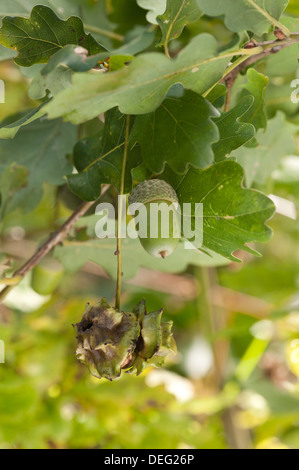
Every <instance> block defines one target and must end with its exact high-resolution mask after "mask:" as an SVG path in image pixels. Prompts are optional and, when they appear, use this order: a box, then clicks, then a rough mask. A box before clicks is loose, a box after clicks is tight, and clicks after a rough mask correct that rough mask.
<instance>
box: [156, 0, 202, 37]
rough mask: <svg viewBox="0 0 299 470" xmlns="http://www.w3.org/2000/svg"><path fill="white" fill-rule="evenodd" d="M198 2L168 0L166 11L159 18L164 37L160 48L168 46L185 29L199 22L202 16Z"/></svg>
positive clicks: (192, 0)
mask: <svg viewBox="0 0 299 470" xmlns="http://www.w3.org/2000/svg"><path fill="white" fill-rule="evenodd" d="M201 14H202V13H201V11H200V10H199V8H198V6H197V3H196V0H167V6H166V10H165V12H164V13H163V15H159V16H158V17H157V21H158V25H159V26H160V28H161V31H162V37H161V40H160V42H159V43H158V44H157V45H158V46H164V45H167V44H168V43H169V42H170V41H171V40H172V39H175V38H178V37H179V36H180V34H181V32H182V31H183V29H184V27H185V26H186V25H187V24H189V23H193V22H194V21H197V20H198V18H200V16H201Z"/></svg>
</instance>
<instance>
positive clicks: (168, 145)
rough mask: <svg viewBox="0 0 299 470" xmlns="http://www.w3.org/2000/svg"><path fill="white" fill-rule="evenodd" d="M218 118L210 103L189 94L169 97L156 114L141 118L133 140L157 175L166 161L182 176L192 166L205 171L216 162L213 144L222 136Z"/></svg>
mask: <svg viewBox="0 0 299 470" xmlns="http://www.w3.org/2000/svg"><path fill="white" fill-rule="evenodd" d="M218 115H219V112H218V111H217V110H216V109H215V108H214V107H213V106H212V105H211V104H210V103H209V101H207V100H205V99H204V98H202V97H201V96H199V95H197V94H196V93H194V92H193V91H186V92H185V93H184V95H183V96H182V97H180V98H177V97H174V96H169V97H168V98H166V99H165V100H164V101H163V103H162V105H161V106H160V107H159V108H158V109H156V111H154V112H153V113H148V114H144V115H140V116H137V117H136V120H135V124H134V128H133V130H132V135H131V140H132V142H136V141H138V142H139V143H140V146H141V149H142V156H143V160H144V163H145V165H146V166H147V167H148V168H149V169H150V170H151V171H152V172H153V173H161V171H163V168H164V164H165V162H167V163H168V164H169V166H170V167H171V168H172V169H173V170H174V171H177V172H179V173H184V172H185V171H186V168H187V165H188V164H189V163H191V164H193V165H195V166H196V167H198V168H205V167H206V166H208V165H210V164H211V163H213V160H214V154H213V151H212V148H211V144H212V142H215V141H217V140H218V138H219V133H218V129H217V126H216V124H214V122H213V121H212V119H211V118H212V117H215V116H218Z"/></svg>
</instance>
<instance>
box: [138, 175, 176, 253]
mask: <svg viewBox="0 0 299 470" xmlns="http://www.w3.org/2000/svg"><path fill="white" fill-rule="evenodd" d="M132 204H134V206H135V207H131V208H130V206H131V205H132ZM142 205H143V206H144V208H145V210H144V211H140V207H141V206H142ZM178 205H179V204H178V197H177V194H176V192H175V190H174V189H173V187H172V186H170V184H168V183H166V181H163V180H158V179H152V180H146V181H142V183H139V184H138V185H137V186H136V187H135V188H134V189H133V191H132V192H131V194H130V195H129V210H130V213H131V215H132V216H133V217H135V224H136V225H137V224H138V226H139V227H138V236H139V240H140V242H141V245H142V246H143V248H144V249H145V250H146V251H147V252H148V253H149V254H150V255H152V256H155V257H161V258H163V259H164V258H166V256H169V255H170V254H171V253H173V252H174V250H175V249H176V248H177V246H178V243H179V239H180V234H181V230H180V218H179V214H178V211H177V209H178ZM136 210H137V211H138V216H136V215H135V211H136ZM153 233H154V235H153Z"/></svg>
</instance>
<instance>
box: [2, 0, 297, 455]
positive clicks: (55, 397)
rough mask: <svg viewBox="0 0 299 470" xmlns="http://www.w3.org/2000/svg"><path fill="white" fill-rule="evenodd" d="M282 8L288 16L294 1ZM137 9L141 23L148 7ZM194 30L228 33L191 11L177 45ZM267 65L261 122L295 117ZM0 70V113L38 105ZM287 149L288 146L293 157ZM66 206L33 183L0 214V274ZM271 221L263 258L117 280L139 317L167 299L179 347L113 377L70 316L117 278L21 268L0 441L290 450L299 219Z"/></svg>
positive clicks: (87, 270) (92, 268) (8, 327)
mask: <svg viewBox="0 0 299 470" xmlns="http://www.w3.org/2000/svg"><path fill="white" fill-rule="evenodd" d="M112 3H113V2H112ZM123 4H124V2H123V1H122V2H121V5H123ZM131 4H132V2H130V5H131ZM134 8H135V10H136V7H134ZM135 10H134V11H135ZM119 11H120V12H121V11H122V10H121V8H120V10H119ZM126 12H127V15H128V14H129V13H128V11H127V10H126ZM288 12H289V13H292V14H298V6H297V4H296V1H295V0H294V1H293V0H292V1H291V2H290V4H289V9H288ZM134 14H135V20H136V18H137V19H138V21H139V22H140V23H141V24H143V23H144V15H145V12H144V11H143V10H141V9H137V10H136V11H135V13H134ZM119 15H121V13H119ZM138 15H139V16H138ZM127 19H128V18H127V17H126V16H125V15H124V16H123V22H124V24H121V23H120V18H119V17H118V18H117V19H116V18H114V17H113V13H111V15H110V20H111V21H115V22H118V23H119V27H118V29H117V32H119V33H124V32H125V30H126V28H128V29H129V28H131V26H132V25H130V22H129V19H128V21H127ZM125 20H126V21H127V22H125ZM136 21H137V20H136ZM125 25H126V26H125ZM298 29H299V28H298ZM201 31H210V32H211V31H212V32H213V34H214V35H215V36H216V37H217V40H218V41H219V42H220V44H221V43H227V42H228V41H229V40H230V39H231V35H230V33H229V32H227V31H226V30H225V28H224V25H223V23H222V22H221V21H220V20H211V21H207V20H205V19H201V20H199V21H198V22H196V23H194V24H192V25H190V26H189V27H188V28H186V30H185V31H184V33H183V35H182V43H183V44H184V43H186V42H188V40H189V38H190V37H191V36H192V35H195V34H198V33H199V32H201ZM171 44H172V47H173V48H175V47H176V46H177V45H178V42H177V41H173V43H171ZM276 60H277V59H276V56H275V57H274V56H273V57H272V58H271V61H268V62H267V64H264V63H261V64H259V66H258V70H259V71H261V72H264V73H266V74H267V75H268V76H269V77H270V85H269V87H268V89H267V93H266V104H267V112H268V116H269V117H273V116H274V115H275V113H276V111H277V110H281V111H283V112H284V113H285V114H286V117H287V119H288V120H289V122H292V123H293V124H298V106H295V105H293V104H291V103H290V86H289V84H290V81H291V80H292V79H293V78H294V77H296V73H297V72H296V70H294V69H292V66H291V67H290V69H288V68H284V69H283V70H282V68H281V67H278V68H277V64H276V63H275V61H276ZM0 76H1V78H2V79H3V80H5V83H6V103H5V104H1V106H0V120H2V119H4V118H7V116H9V115H11V114H13V113H18V112H19V111H20V110H23V109H25V108H30V107H32V106H34V105H35V104H36V103H34V102H33V101H32V100H30V99H29V98H28V84H29V78H27V77H25V75H24V74H23V72H22V71H21V70H20V69H19V68H17V67H16V66H15V65H14V64H13V63H12V62H11V61H9V60H4V61H2V62H0ZM243 79H244V77H243V76H242V77H241V78H240V80H241V81H242V80H243ZM298 147H299V145H298V141H297V152H296V153H298ZM285 157H289V155H284V153H283V152H282V154H281V160H280V163H279V166H278V167H277V169H276V173H275V175H272V177H271V178H269V181H268V182H267V194H268V193H270V192H271V193H272V194H275V195H279V196H281V197H286V198H287V199H288V200H291V201H292V202H293V203H294V205H295V207H296V208H297V210H298V208H299V190H298V188H299V171H298V160H299V157H298V156H292V157H293V159H295V160H292V161H293V163H294V165H295V166H294V168H295V170H292V169H291V171H290V166H289V164H286V159H285ZM0 158H1V154H0ZM296 172H297V173H296ZM72 204H77V201H74V200H73V199H72V196H71V195H70V194H69V192H68V191H67V188H66V186H65V185H64V186H63V185H62V186H60V187H59V188H58V189H57V187H56V186H52V185H50V184H44V186H43V198H42V200H41V202H40V203H39V205H38V206H37V207H36V208H35V209H34V210H33V211H31V212H28V213H23V212H21V210H18V209H16V210H14V211H12V212H11V213H10V214H8V215H7V216H6V217H5V218H4V219H3V220H2V221H1V252H3V253H5V254H3V255H2V256H1V259H0V270H1V275H3V274H5V273H10V272H12V271H13V270H14V268H15V267H16V266H19V265H20V264H21V263H22V262H24V261H25V260H26V259H27V258H28V257H29V256H30V255H31V254H32V253H33V252H34V250H36V248H37V246H38V244H39V243H41V242H42V241H43V240H45V239H46V238H47V236H48V234H49V233H51V232H52V231H54V230H55V229H57V227H58V226H59V224H60V223H61V221H62V220H65V218H66V217H67V216H69V215H70V214H71V212H72V210H73V208H74V206H72ZM82 226H83V229H82V227H81V229H80V227H79V226H77V229H76V231H75V232H74V233H73V236H74V237H75V238H76V239H78V240H80V239H84V237H86V231H85V229H84V222H83V223H82ZM270 226H271V227H272V228H273V230H274V236H273V238H272V240H271V241H270V242H269V243H268V244H267V245H265V246H262V247H261V246H259V247H257V248H258V250H259V251H261V253H262V257H261V258H256V257H253V256H252V255H249V254H244V253H240V254H239V256H240V257H242V258H243V263H242V264H236V263H229V264H227V265H226V266H222V267H218V268H208V267H203V268H201V267H194V266H192V265H189V266H188V267H187V269H185V270H184V271H183V272H179V273H176V274H170V273H162V272H158V271H153V270H150V269H145V268H142V269H139V271H138V273H137V275H136V276H135V277H134V278H133V279H132V280H131V281H128V282H125V283H124V284H123V296H122V308H123V309H125V310H130V308H132V307H133V306H134V305H135V304H136V303H137V302H138V301H139V300H140V299H141V298H143V297H145V298H146V302H147V308H148V311H151V310H155V309H158V308H161V306H164V314H163V315H164V318H165V320H173V322H174V335H175V338H176V341H177V345H178V354H177V355H176V356H175V357H171V358H170V359H169V360H168V362H167V364H166V367H165V368H164V369H159V370H158V369H153V368H149V369H147V370H146V371H145V372H143V373H142V374H141V375H140V376H139V377H134V376H126V375H123V376H122V377H121V378H119V379H117V380H115V381H114V382H112V383H110V382H108V381H106V380H104V379H102V380H98V379H96V378H93V377H92V376H91V375H90V374H89V372H88V371H87V369H86V368H85V367H84V366H83V365H81V364H80V363H79V362H77V361H76V358H75V350H76V338H75V334H74V330H73V328H72V323H76V322H78V321H80V319H81V316H82V314H83V312H84V306H85V303H86V302H90V303H94V302H97V301H98V299H99V298H101V297H103V296H105V297H107V298H108V301H111V300H113V296H114V292H115V281H114V280H111V279H110V278H109V276H107V275H106V273H105V272H104V271H103V269H101V268H100V267H99V266H98V265H97V264H95V263H92V262H87V263H86V264H85V265H84V267H83V268H82V269H80V270H79V271H76V272H66V271H65V272H63V275H62V277H61V279H60V281H59V284H58V286H57V288H56V289H55V291H54V293H53V294H52V295H49V296H44V295H39V294H37V293H36V292H35V291H34V290H33V289H32V287H31V273H29V274H28V275H27V276H26V277H25V279H24V280H23V281H22V282H21V284H20V285H18V286H17V287H15V288H14V289H13V290H12V291H11V292H10V293H9V295H8V296H7V298H6V300H5V302H4V303H3V304H2V305H1V306H0V340H2V341H3V342H4V344H5V363H1V364H0V448H51V449H56V448H105V449H119V448H120V449H132V448H144V449H154V448H158V449H163V448H169V449H193V448H200V449H202V448H270V449H276V448H299V383H298V377H299V341H298V340H299V243H298V241H299V223H298V219H296V220H292V219H290V218H287V217H285V216H283V215H276V216H275V217H274V219H273V220H271V222H270Z"/></svg>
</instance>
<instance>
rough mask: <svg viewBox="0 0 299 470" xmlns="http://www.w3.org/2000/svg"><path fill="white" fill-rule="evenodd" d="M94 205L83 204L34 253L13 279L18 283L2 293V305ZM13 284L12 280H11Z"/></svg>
mask: <svg viewBox="0 0 299 470" xmlns="http://www.w3.org/2000/svg"><path fill="white" fill-rule="evenodd" d="M93 204H94V201H88V202H83V203H82V204H81V205H80V206H79V207H78V208H77V209H76V210H75V211H74V212H73V214H72V215H71V216H70V217H69V218H68V219H67V221H66V222H64V224H63V225H61V227H60V228H59V229H58V230H57V231H56V232H54V233H53V234H52V235H50V237H49V238H48V239H47V240H46V241H45V242H44V243H43V244H42V245H41V246H40V247H39V249H38V250H37V251H36V252H35V253H34V255H33V256H31V258H29V260H27V261H26V262H25V263H24V264H23V265H22V266H21V267H20V268H18V269H17V270H16V271H15V272H14V274H13V278H14V279H16V283H15V284H13V285H7V286H6V287H5V288H4V289H3V290H2V291H1V292H0V303H1V302H2V301H3V300H4V298H5V297H6V295H7V294H8V293H9V292H10V291H11V290H12V289H13V288H14V286H15V285H17V284H19V282H20V281H21V280H22V279H23V277H24V276H25V275H26V274H27V273H28V272H29V271H31V269H33V268H34V266H36V265H37V264H38V263H39V262H40V261H41V259H42V258H44V256H46V255H47V254H48V253H49V252H50V251H51V250H52V248H54V247H55V246H56V245H58V244H59V243H61V242H62V240H63V239H64V238H65V237H66V236H67V235H68V233H69V231H70V229H71V228H72V227H73V226H74V225H75V223H76V222H77V220H78V219H79V218H80V217H82V216H83V215H84V214H85V213H86V212H87V211H88V209H89V208H90V207H91V206H92V205H93ZM9 282H10V283H11V278H10V280H9Z"/></svg>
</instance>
